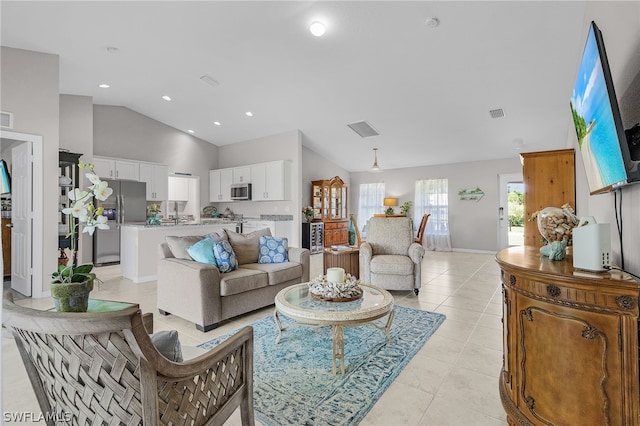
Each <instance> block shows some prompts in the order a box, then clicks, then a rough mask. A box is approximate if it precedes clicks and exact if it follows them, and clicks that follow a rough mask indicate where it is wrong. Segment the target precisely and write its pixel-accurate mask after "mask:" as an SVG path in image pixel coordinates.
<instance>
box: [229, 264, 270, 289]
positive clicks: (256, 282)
mask: <svg viewBox="0 0 640 426" xmlns="http://www.w3.org/2000/svg"><path fill="white" fill-rule="evenodd" d="M268 284H269V277H268V275H267V274H266V273H265V272H263V271H259V270H252V269H246V268H244V267H242V268H238V269H236V270H235V271H232V272H229V273H228V274H224V275H221V276H220V296H231V295H233V294H238V293H243V292H245V291H250V290H255V289H256V288H261V287H266V286H267V285H268Z"/></svg>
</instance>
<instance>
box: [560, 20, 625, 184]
mask: <svg viewBox="0 0 640 426" xmlns="http://www.w3.org/2000/svg"><path fill="white" fill-rule="evenodd" d="M613 101H614V102H616V100H615V99H614V100H613ZM571 112H572V114H573V122H574V124H575V127H576V133H577V135H578V144H579V146H580V153H581V156H582V160H583V161H584V166H585V169H586V171H587V180H588V182H589V188H590V190H591V192H594V191H597V190H600V189H602V188H606V187H608V186H611V185H614V184H616V183H618V182H621V181H624V180H626V178H627V174H626V171H625V167H624V161H623V159H622V153H621V152H620V145H619V143H618V136H617V133H616V126H615V122H614V119H613V112H612V110H611V102H610V100H609V94H608V92H607V86H606V82H605V79H604V71H603V69H602V62H601V60H600V55H599V53H598V47H597V45H596V40H595V35H594V33H593V27H592V28H591V29H590V31H589V37H588V39H587V44H586V46H585V50H584V55H583V56H582V63H581V64H580V70H579V72H578V76H577V78H576V83H575V85H574V88H573V95H572V97H571Z"/></svg>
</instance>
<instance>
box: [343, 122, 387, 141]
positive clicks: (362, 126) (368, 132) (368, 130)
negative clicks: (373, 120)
mask: <svg viewBox="0 0 640 426" xmlns="http://www.w3.org/2000/svg"><path fill="white" fill-rule="evenodd" d="M347 126H349V128H350V129H351V130H353V131H354V132H356V133H357V134H359V135H360V137H362V138H368V137H370V136H378V135H379V134H380V133H379V132H378V131H377V130H376V129H374V128H373V126H372V125H371V124H369V123H367V122H366V121H359V122H357V123H351V124H347Z"/></svg>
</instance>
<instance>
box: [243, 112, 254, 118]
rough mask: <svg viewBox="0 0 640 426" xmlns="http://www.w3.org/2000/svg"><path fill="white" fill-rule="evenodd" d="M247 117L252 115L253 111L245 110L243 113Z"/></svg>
mask: <svg viewBox="0 0 640 426" xmlns="http://www.w3.org/2000/svg"><path fill="white" fill-rule="evenodd" d="M244 114H245V115H246V116H247V117H253V113H252V112H251V111H247V112H245V113H244Z"/></svg>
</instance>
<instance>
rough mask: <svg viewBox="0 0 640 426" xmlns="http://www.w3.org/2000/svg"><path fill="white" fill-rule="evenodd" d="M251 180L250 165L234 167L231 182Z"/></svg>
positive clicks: (247, 181)
mask: <svg viewBox="0 0 640 426" xmlns="http://www.w3.org/2000/svg"><path fill="white" fill-rule="evenodd" d="M249 182H251V167H249V166H247V167H234V168H233V183H249Z"/></svg>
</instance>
